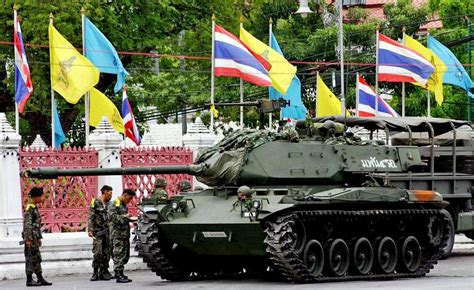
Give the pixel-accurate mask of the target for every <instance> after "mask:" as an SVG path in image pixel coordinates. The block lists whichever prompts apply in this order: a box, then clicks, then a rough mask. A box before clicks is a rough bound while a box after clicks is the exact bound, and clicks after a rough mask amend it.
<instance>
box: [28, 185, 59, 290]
mask: <svg viewBox="0 0 474 290" xmlns="http://www.w3.org/2000/svg"><path fill="white" fill-rule="evenodd" d="M42 196H43V188H41V187H34V188H32V189H31V190H30V193H29V199H28V202H27V204H26V212H25V221H24V224H23V233H22V236H23V239H24V241H25V264H26V286H42V285H45V286H50V285H53V283H50V282H48V281H46V280H45V279H44V278H43V275H42V270H41V252H40V247H41V245H42V243H41V239H42V238H43V237H42V235H41V216H40V213H39V211H38V204H39V203H40V202H41V200H42ZM33 273H35V274H36V277H37V278H38V281H35V280H33V277H32V276H33Z"/></svg>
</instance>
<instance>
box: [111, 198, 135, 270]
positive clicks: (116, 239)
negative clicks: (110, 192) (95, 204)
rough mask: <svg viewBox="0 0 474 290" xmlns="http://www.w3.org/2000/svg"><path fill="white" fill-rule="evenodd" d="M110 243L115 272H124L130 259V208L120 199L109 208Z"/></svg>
mask: <svg viewBox="0 0 474 290" xmlns="http://www.w3.org/2000/svg"><path fill="white" fill-rule="evenodd" d="M107 215H108V219H109V228H110V242H111V245H112V259H113V260H114V271H115V272H123V269H124V266H125V264H127V263H128V259H129V257H130V221H129V218H128V207H127V206H126V205H125V204H123V203H122V202H121V201H120V199H118V198H117V199H115V200H114V201H113V202H112V203H111V204H110V205H109V208H108V213H107Z"/></svg>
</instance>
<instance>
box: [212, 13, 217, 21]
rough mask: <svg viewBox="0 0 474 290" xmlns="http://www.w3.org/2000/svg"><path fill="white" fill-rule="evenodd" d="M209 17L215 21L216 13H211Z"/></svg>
mask: <svg viewBox="0 0 474 290" xmlns="http://www.w3.org/2000/svg"><path fill="white" fill-rule="evenodd" d="M211 19H212V21H215V20H216V14H214V13H212V17H211Z"/></svg>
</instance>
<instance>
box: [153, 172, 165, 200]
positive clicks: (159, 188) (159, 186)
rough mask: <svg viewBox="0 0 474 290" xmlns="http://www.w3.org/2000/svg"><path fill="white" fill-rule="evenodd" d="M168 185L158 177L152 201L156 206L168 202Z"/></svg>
mask: <svg viewBox="0 0 474 290" xmlns="http://www.w3.org/2000/svg"><path fill="white" fill-rule="evenodd" d="M166 185H168V182H167V181H166V179H164V178H163V177H158V178H157V179H156V180H155V189H153V192H152V195H151V200H152V201H153V203H155V204H162V203H166V202H167V201H168V193H167V192H166Z"/></svg>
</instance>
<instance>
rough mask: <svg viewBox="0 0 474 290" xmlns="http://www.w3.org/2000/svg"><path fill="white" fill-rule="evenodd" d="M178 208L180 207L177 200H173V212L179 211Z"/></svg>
mask: <svg viewBox="0 0 474 290" xmlns="http://www.w3.org/2000/svg"><path fill="white" fill-rule="evenodd" d="M178 207H179V204H178V202H177V201H176V200H173V202H171V208H172V209H173V210H177V209H178Z"/></svg>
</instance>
